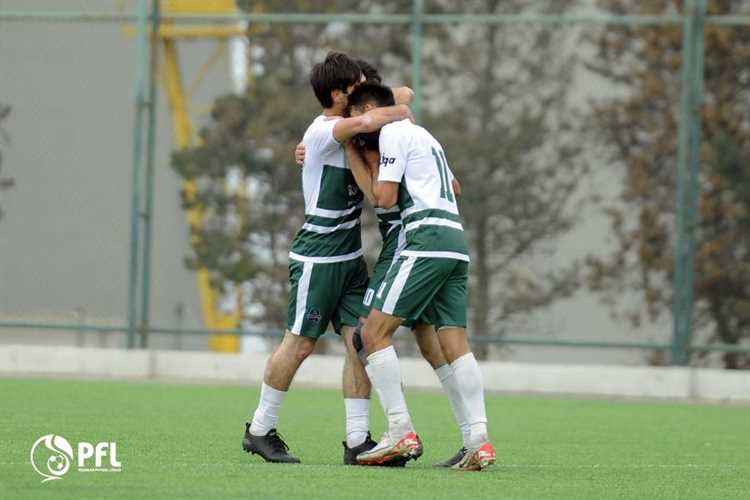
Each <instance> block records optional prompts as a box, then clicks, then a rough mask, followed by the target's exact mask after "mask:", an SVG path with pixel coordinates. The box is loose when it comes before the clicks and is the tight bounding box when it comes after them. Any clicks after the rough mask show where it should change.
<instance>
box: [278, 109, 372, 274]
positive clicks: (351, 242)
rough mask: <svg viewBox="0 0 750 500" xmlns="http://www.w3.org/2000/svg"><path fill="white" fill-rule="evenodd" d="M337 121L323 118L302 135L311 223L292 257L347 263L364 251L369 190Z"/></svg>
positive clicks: (307, 213)
mask: <svg viewBox="0 0 750 500" xmlns="http://www.w3.org/2000/svg"><path fill="white" fill-rule="evenodd" d="M337 120H338V118H333V119H327V118H326V117H324V116H319V117H317V118H316V119H315V120H314V121H313V122H312V124H311V125H310V126H309V127H308V128H307V131H306V132H305V135H304V137H303V138H302V143H303V144H304V145H305V163H304V165H303V168H302V191H303V192H304V196H305V223H304V224H303V225H302V227H301V228H300V230H299V231H298V232H297V235H296V236H295V237H294V241H293V242H292V247H291V249H290V251H289V257H290V258H291V259H294V260H297V261H300V262H314V263H328V262H343V261H347V260H352V259H356V258H358V257H360V256H361V255H362V236H361V232H360V224H359V216H360V214H361V213H362V200H363V198H364V195H363V194H362V191H360V189H359V187H358V186H357V183H356V182H355V180H354V176H353V175H352V173H351V171H350V170H349V167H348V165H347V163H346V156H345V154H344V148H343V146H342V145H341V144H339V143H338V141H336V139H335V138H334V137H333V127H334V125H335V124H336V121H337Z"/></svg>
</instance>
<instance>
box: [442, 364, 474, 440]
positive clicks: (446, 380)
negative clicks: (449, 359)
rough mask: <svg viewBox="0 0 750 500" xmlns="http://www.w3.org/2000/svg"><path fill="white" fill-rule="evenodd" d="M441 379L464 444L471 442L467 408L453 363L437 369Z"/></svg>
mask: <svg viewBox="0 0 750 500" xmlns="http://www.w3.org/2000/svg"><path fill="white" fill-rule="evenodd" d="M435 374H437V376H438V378H439V379H440V384H441V385H442V386H443V390H444V391H445V394H446V395H447V396H448V402H449V403H450V405H451V410H453V417H454V418H455V419H456V423H457V424H458V427H459V429H461V436H462V438H463V444H464V446H467V445H468V443H469V434H470V433H469V423H468V422H467V420H466V409H465V408H464V402H463V399H462V398H461V393H460V392H459V390H458V383H457V382H456V376H455V374H454V373H453V368H451V365H449V364H447V363H446V364H444V365H443V366H440V367H438V368H436V369H435Z"/></svg>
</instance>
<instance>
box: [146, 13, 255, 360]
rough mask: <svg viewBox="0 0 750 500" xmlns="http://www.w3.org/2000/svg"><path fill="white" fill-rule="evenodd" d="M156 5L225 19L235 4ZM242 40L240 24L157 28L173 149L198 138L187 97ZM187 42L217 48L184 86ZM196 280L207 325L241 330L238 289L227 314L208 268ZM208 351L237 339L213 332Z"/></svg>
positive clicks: (232, 346)
mask: <svg viewBox="0 0 750 500" xmlns="http://www.w3.org/2000/svg"><path fill="white" fill-rule="evenodd" d="M160 2H161V3H160V5H159V6H160V10H161V12H162V13H164V14H165V15H180V14H194V15H200V14H204V15H205V14H208V15H217V14H223V15H227V14H235V13H237V12H238V8H237V5H236V4H235V0H160ZM131 31H132V29H131ZM244 36H247V29H246V26H243V25H227V24H216V25H200V26H178V25H175V24H174V23H170V22H168V21H165V22H162V23H161V24H160V25H159V32H158V39H159V43H160V45H161V46H162V47H163V56H164V64H163V65H162V71H163V72H162V75H161V76H162V79H163V83H164V87H165V92H166V95H167V99H168V103H169V109H170V112H171V114H172V125H173V129H174V140H175V144H176V146H177V148H179V149H187V148H190V147H191V146H193V145H194V141H195V140H196V139H195V135H194V128H193V121H192V118H191V115H190V99H191V97H192V94H193V92H194V91H195V89H196V88H197V86H198V85H199V84H200V82H201V81H202V79H203V78H204V77H205V75H206V74H207V73H208V71H209V70H210V69H211V67H212V66H213V65H214V64H215V63H216V61H217V60H219V59H220V58H221V57H222V56H223V55H224V54H226V50H227V40H229V39H232V38H236V37H244ZM186 39H193V40H195V39H202V40H206V39H209V40H210V39H213V40H217V41H218V44H217V49H216V50H215V51H214V52H213V54H212V55H211V56H210V57H209V59H208V61H206V63H205V64H204V65H203V66H202V67H201V68H200V70H199V72H198V74H197V75H196V77H195V80H194V81H193V82H192V83H191V84H190V86H189V87H187V88H186V87H185V85H184V82H183V78H182V72H181V70H180V59H179V55H178V51H177V42H178V41H179V40H186ZM240 185H241V187H240V189H241V190H242V189H244V182H240ZM183 189H184V192H185V195H186V196H187V197H188V198H190V197H192V196H195V195H196V194H197V192H198V189H197V186H196V183H195V182H194V181H185V182H184V185H183ZM202 220H203V212H202V210H201V209H200V208H191V209H189V210H188V212H187V221H188V224H189V225H190V227H191V228H199V227H200V226H201V223H202ZM196 280H197V286H198V294H199V298H200V303H201V312H202V316H203V322H204V325H205V327H206V328H208V329H210V330H216V331H221V330H234V329H237V328H239V326H240V319H241V305H242V297H241V294H240V291H239V290H237V291H236V294H237V297H236V299H237V300H236V306H235V307H234V311H232V312H231V313H227V312H225V311H222V310H221V309H220V308H219V302H220V299H221V296H220V293H219V292H218V291H217V290H216V289H215V288H213V287H212V286H211V281H210V279H209V274H208V270H206V269H199V270H198V271H197V273H196ZM209 347H210V349H211V350H213V351H220V352H238V351H239V350H240V341H239V338H238V337H237V336H235V335H229V334H227V335H222V334H212V335H211V337H210V339H209Z"/></svg>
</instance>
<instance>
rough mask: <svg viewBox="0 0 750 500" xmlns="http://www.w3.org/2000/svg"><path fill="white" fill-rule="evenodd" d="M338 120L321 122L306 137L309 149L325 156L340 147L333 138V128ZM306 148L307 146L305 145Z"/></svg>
mask: <svg viewBox="0 0 750 500" xmlns="http://www.w3.org/2000/svg"><path fill="white" fill-rule="evenodd" d="M339 120H340V118H336V119H334V120H321V121H320V122H319V123H318V124H317V125H316V126H315V128H314V129H313V130H311V134H310V135H309V137H308V141H309V143H310V147H312V148H314V149H315V150H316V151H319V152H320V154H323V155H324V154H326V153H329V152H332V151H336V150H337V149H338V148H340V147H341V144H340V143H339V141H337V140H336V138H335V137H334V136H333V127H335V126H336V122H338V121H339ZM306 147H307V145H306Z"/></svg>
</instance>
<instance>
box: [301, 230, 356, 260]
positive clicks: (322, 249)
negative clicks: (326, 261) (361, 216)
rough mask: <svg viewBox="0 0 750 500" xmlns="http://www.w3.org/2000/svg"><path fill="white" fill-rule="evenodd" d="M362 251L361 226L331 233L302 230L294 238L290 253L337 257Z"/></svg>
mask: <svg viewBox="0 0 750 500" xmlns="http://www.w3.org/2000/svg"><path fill="white" fill-rule="evenodd" d="M361 249H362V232H361V231H360V227H359V224H357V225H356V226H354V227H353V228H351V229H339V230H338V231H333V232H331V233H324V234H321V233H315V232H312V231H306V230H305V229H300V230H299V231H298V232H297V236H295V237H294V241H293V242H292V247H291V248H290V251H292V252H294V253H296V254H299V255H304V256H306V257H335V256H337V255H347V254H350V253H353V252H356V251H358V250H361Z"/></svg>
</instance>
